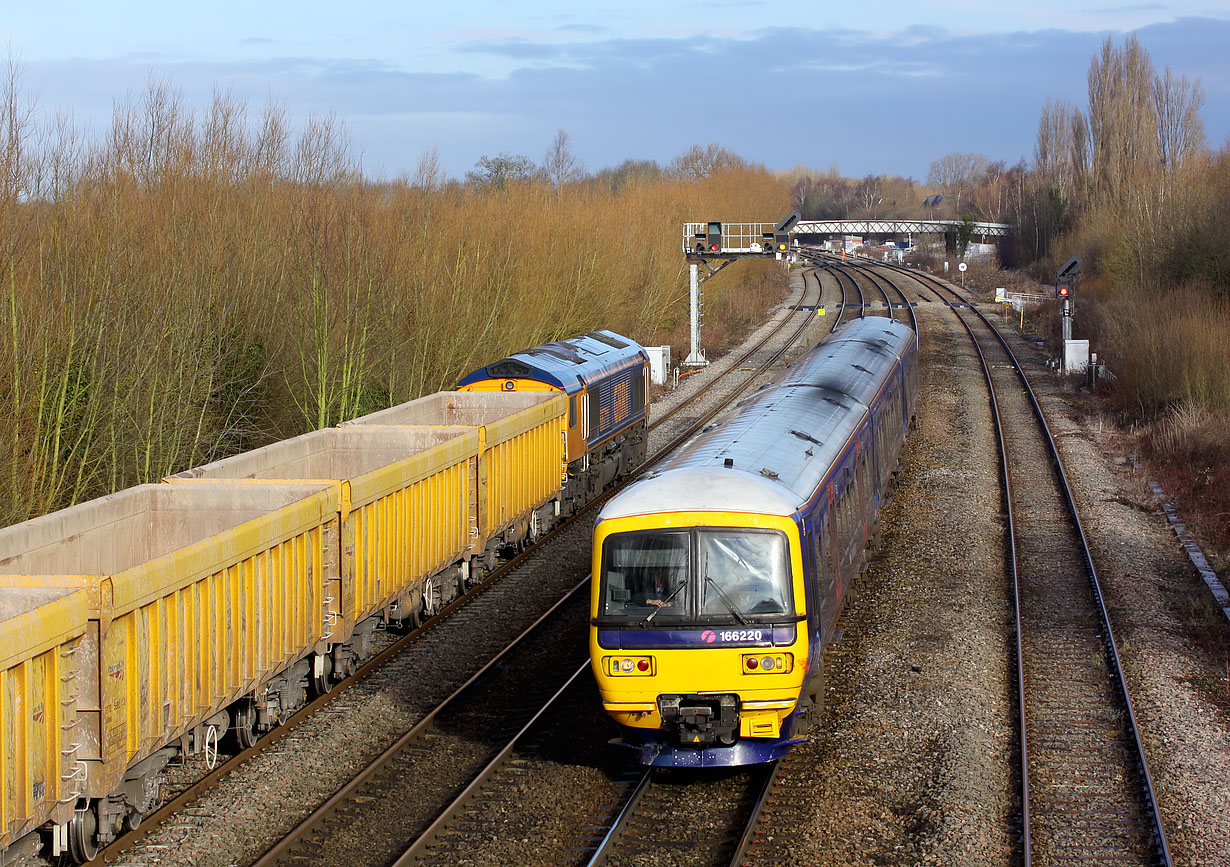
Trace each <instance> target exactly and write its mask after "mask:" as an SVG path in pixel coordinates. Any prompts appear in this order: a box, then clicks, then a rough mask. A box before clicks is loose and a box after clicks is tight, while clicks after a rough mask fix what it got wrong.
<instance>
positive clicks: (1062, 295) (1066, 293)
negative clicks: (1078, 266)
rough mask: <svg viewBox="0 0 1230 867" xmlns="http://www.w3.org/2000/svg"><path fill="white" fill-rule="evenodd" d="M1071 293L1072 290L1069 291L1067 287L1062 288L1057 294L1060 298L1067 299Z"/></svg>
mask: <svg viewBox="0 0 1230 867" xmlns="http://www.w3.org/2000/svg"><path fill="white" fill-rule="evenodd" d="M1071 291H1072V290H1071V289H1069V288H1068V287H1067V286H1060V287H1059V289H1058V290H1057V294H1058V295H1059V297H1060V298H1067V297H1068V296H1069V294H1070V293H1071Z"/></svg>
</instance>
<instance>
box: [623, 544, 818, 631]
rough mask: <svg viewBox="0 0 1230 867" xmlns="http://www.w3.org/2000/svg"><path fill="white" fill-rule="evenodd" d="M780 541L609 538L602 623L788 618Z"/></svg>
mask: <svg viewBox="0 0 1230 867" xmlns="http://www.w3.org/2000/svg"><path fill="white" fill-rule="evenodd" d="M789 563H790V560H789V557H788V556H787V543H786V537H785V536H784V535H783V534H782V533H779V532H777V531H773V530H751V529H737V530H733V529H717V528H703V527H702V528H695V529H690V530H671V531H661V530H657V531H648V532H640V533H617V534H613V535H611V536H609V537H607V539H606V542H605V544H604V546H603V561H602V579H601V580H602V585H601V600H602V601H601V605H600V606H599V611H598V616H599V618H600V619H601V620H602V621H603V622H605V623H625V624H628V625H636V624H642V625H646V626H652V625H655V624H657V625H661V626H667V625H669V626H673V627H677V626H678V625H679V624H680V623H698V624H706V625H708V624H719V623H749V622H765V621H768V620H778V619H781V618H783V617H784V616H791V617H793V614H794V605H793V601H792V594H791V581H790V566H789Z"/></svg>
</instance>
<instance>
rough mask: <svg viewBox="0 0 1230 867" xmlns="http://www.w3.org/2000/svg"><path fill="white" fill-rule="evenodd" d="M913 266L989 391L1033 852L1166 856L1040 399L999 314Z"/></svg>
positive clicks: (1026, 818) (1026, 834) (1097, 858)
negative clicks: (955, 327) (959, 326)
mask: <svg viewBox="0 0 1230 867" xmlns="http://www.w3.org/2000/svg"><path fill="white" fill-rule="evenodd" d="M906 273H909V274H910V276H911V277H913V279H915V280H917V281H919V282H925V285H927V286H928V288H930V289H931V290H932V291H935V292H936V293H937V294H939V295H941V297H945V298H951V299H952V300H951V301H950V302H949V304H950V306H951V307H952V308H953V310H954V312H955V313H956V315H957V316H958V317H959V318H960V320H961V322H962V323H963V325H964V326H965V328H966V330H967V331H968V333H969V335H970V338H971V339H972V340H973V341H974V344H975V346H976V347H977V349H978V354H979V356H980V358H981V360H982V364H983V370H984V375H985V378H986V381H987V386H988V390H989V391H990V394H991V400H992V412H993V416H994V419H995V422H996V425H995V426H996V438H997V440H998V442H999V446H1000V464H1001V466H1000V472H1001V477H1002V483H1003V490H1004V509H1005V514H1006V516H1007V518H1008V539H1009V557H1008V567H1009V570H1010V573H1011V579H1012V583H1013V586H1014V591H1015V597H1016V598H1015V609H1016V646H1017V659H1018V671H1017V681H1018V689H1017V692H1018V702H1019V712H1020V733H1019V738H1020V756H1021V771H1020V776H1021V787H1022V788H1021V796H1020V797H1021V813H1022V815H1021V821H1022V828H1023V835H1022V848H1023V852H1022V855H1023V860H1024V863H1025V864H1027V865H1029V864H1033V863H1038V864H1058V863H1076V862H1080V863H1108V864H1110V863H1113V864H1140V865H1158V864H1161V865H1169V864H1170V863H1171V861H1170V854H1169V849H1168V846H1167V842H1166V836H1165V832H1164V829H1163V825H1162V819H1161V812H1160V808H1159V807H1158V804H1157V799H1156V796H1155V794H1154V791H1153V785H1152V780H1151V777H1150V774H1149V769H1148V762H1147V760H1146V757H1145V752H1144V747H1143V745H1142V744H1141V741H1140V737H1139V733H1138V731H1137V727H1136V719H1135V713H1134V711H1133V708H1132V702H1131V698H1130V696H1129V694H1128V691H1127V685H1126V682H1125V680H1124V677H1123V673H1122V668H1121V664H1120V659H1119V652H1118V648H1117V647H1116V645H1115V640H1114V632H1113V629H1112V627H1111V623H1110V618H1109V615H1108V613H1107V610H1106V605H1105V602H1104V600H1103V597H1102V591H1101V587H1100V585H1099V583H1098V577H1097V572H1096V569H1095V567H1094V564H1093V559H1092V557H1091V555H1090V552H1089V547H1088V544H1087V541H1086V538H1085V533H1084V529H1083V528H1082V526H1081V523H1080V518H1079V515H1078V514H1077V512H1076V506H1075V502H1074V500H1073V497H1072V494H1071V491H1070V490H1069V488H1068V483H1067V478H1066V475H1065V473H1064V470H1063V466H1062V462H1061V461H1060V458H1059V452H1058V450H1057V448H1056V446H1055V443H1054V440H1053V438H1052V437H1051V434H1050V431H1049V429H1048V427H1047V424H1046V420H1045V417H1044V416H1043V414H1042V410H1041V408H1040V406H1039V405H1038V401H1037V399H1036V397H1035V396H1034V393H1033V390H1032V389H1031V387H1030V385H1029V382H1028V379H1027V378H1026V377H1025V374H1024V372H1023V371H1022V370H1021V367H1020V364H1019V363H1018V362H1017V360H1016V358H1015V356H1014V355H1013V353H1012V351H1011V349H1010V347H1009V346H1008V343H1007V341H1006V340H1004V338H1003V337H1002V335H1000V334H999V332H998V330H997V329H996V328H995V327H994V325H993V324H992V323H991V322H990V320H989V319H988V318H987V317H986V316H984V315H983V314H982V313H981V312H980V311H978V310H977V308H976V307H975V306H974V305H973V304H972V303H971V302H970V301H969V300H968V299H967V298H965V297H964V296H962V295H961V294H960V293H958V292H957V291H956V290H954V289H951V288H949V287H947V286H945V285H944V284H942V283H940V282H939V281H936V280H933V279H930V278H926V277H924V275H918V274H915V273H912V272H906ZM971 314H973V315H971Z"/></svg>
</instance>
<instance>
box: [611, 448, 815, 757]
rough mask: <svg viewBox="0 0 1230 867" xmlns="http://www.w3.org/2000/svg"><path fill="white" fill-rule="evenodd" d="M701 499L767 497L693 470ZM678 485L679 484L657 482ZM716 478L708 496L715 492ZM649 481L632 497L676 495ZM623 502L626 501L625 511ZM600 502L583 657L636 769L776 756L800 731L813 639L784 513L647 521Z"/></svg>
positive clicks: (685, 515) (682, 514)
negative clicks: (586, 654)
mask: <svg viewBox="0 0 1230 867" xmlns="http://www.w3.org/2000/svg"><path fill="white" fill-rule="evenodd" d="M691 475H693V476H694V481H695V482H697V483H698V485H699V486H700V488H699V489H703V490H704V491H705V493H704V495H703V497H702V498H703V499H709V498H712V499H711V500H710V502H711V503H712V502H715V501H717V500H725V499H727V498H728V497H729V498H730V500H731V501H739V500H742V501H745V502H746V501H747V500H748V499H749V497H750V498H752V499H755V498H758V497H761V498H762V495H763V491H760V490H757V488H758V486H757V484H756V481H755V480H754V479H744V478H742V477H741V476H736V474H734V473H731V474H730V479H728V480H727V484H725V485H721V484H720V481H719V480H714V479H707V478H705V477H704V476H705V474H704V472H703V471H701V472H693V473H691ZM663 478H665V480H666V483H668V484H669V485H671V487H672V488H673V487H674V485H675V484H676V483H679V482H680V481H686V480H684V479H681V477H680V475H679V474H678V473H670V474H665V475H664V477H663ZM715 481H719V486H718V487H717V488H714V487H713V486H712V483H713V482H715ZM657 487H658V486H656V485H654V484H653V482H652V481H651V482H649V483H648V484H647V485H644V486H643V487H641V488H640V489H639V490H634V491H633V495H634V498H635V499H636V500H639V499H640V497H642V496H646V497H651V498H654V499H659V500H662V497H663V495H667V496H669V495H670V494H672V493H673V494H674V496H672V497H671V499H673V500H675V501H678V499H679V497H678V492H677V490H673V491H661V490H655V488H657ZM626 502H627V501H625V503H626ZM612 505H614V508H613V509H612V508H611V507H610V506H608V507H607V508H606V509H604V511H603V518H602V520H601V523H600V524H599V525H598V530H597V535H596V537H595V540H594V542H595V544H594V549H595V552H597V553H596V556H595V562H594V574H595V575H598V576H600V578H599V580H598V581H596V582H595V585H596V587H597V588H598V592H597V593H596V594H595V600H594V605H595V607H594V609H593V610H592V612H591V613H592V614H593V623H594V628H593V630H592V632H591V645H590V653H591V660H592V663H593V670H594V675H595V677H596V678H597V680H598V685H599V690H600V692H601V694H602V699H603V705H604V707H605V708H606V710H607V711H608V712H609V713H611V715H612V716H613V717H614V718H615V720H616V721H617V722H618V723H620V725H621V726H622V727H623V729H624V737H623V739H622V743H624V744H626V745H628V746H632V747H635V748H636V749H638V750H639V757H640V761H641V762H642V763H643V764H663V765H674V766H692V767H702V766H717V765H742V764H751V763H755V762H764V761H770V760H772V759H774V758H777V757H778V756H780V755H781V754H782V752H784V750H785V749H786V748H787V747H788V746H789V744H790V743H791V736H792V735H793V734H794V733H795V732H796V731H798V729H799V722H800V718H799V717H800V709H799V696H800V692H801V691H802V688H803V684H804V680H805V678H806V676H807V673H808V665H807V657H808V646H809V645H808V634H807V629H806V626H805V623H803V622H802V621H803V615H802V614H800V613H799V612H800V611H801V607H800V606H799V605H797V604H796V600H802V599H804V598H805V589H804V585H803V580H802V574H803V572H802V564H801V562H800V561H799V550H800V549H799V545H798V543H797V541H795V540H796V539H797V532H796V528H795V527H794V526H793V522H792V521H791V520H790V519H789V518H785V517H781V516H774V515H767V514H763V513H760V514H757V513H748V512H735V511H719V510H712V509H703V510H696V511H691V510H686V511H671V512H658V513H655V514H652V515H646V514H644V510H643V507H640V506H638V507H637V508H636V509H635V510H634V511H635V512H636V513H635V514H634V513H629V512H625V511H623V510H622V509H621V507H620V503H619V502H617V501H616V502H614V503H613V504H612Z"/></svg>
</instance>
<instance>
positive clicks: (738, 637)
mask: <svg viewBox="0 0 1230 867" xmlns="http://www.w3.org/2000/svg"><path fill="white" fill-rule="evenodd" d="M718 637H719V638H721V639H722V640H723V641H761V640H763V638H764V631H763V630H760V629H728V630H726V631H725V632H719V633H718Z"/></svg>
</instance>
